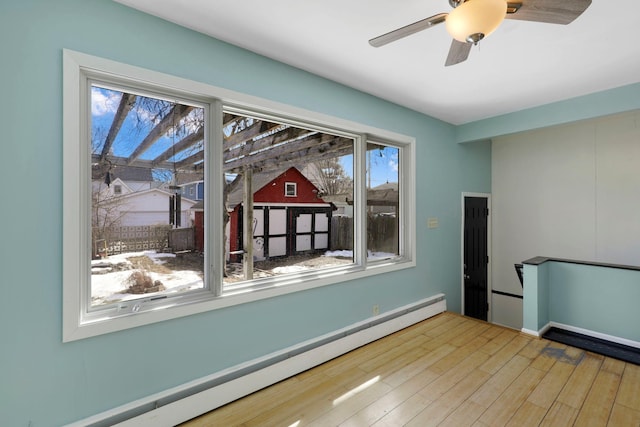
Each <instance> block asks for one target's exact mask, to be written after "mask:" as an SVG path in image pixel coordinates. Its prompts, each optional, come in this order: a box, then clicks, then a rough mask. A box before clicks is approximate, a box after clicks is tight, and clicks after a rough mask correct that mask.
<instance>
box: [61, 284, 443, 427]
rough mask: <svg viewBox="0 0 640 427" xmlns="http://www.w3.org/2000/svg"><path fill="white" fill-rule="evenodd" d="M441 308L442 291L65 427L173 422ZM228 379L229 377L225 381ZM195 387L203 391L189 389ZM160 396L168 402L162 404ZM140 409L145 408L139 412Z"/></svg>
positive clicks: (138, 426)
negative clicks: (208, 385)
mask: <svg viewBox="0 0 640 427" xmlns="http://www.w3.org/2000/svg"><path fill="white" fill-rule="evenodd" d="M446 309H447V305H446V299H445V296H444V294H438V295H434V296H433V297H431V298H426V299H424V300H421V301H417V302H415V303H413V304H409V305H407V306H404V307H400V308H398V309H395V310H392V311H389V312H385V313H382V314H381V315H379V316H375V317H372V318H369V319H367V320H365V321H362V322H358V323H355V324H353V325H350V326H348V327H345V328H342V329H339V330H337V331H333V332H331V333H329V334H326V335H323V336H320V337H317V338H314V339H311V340H308V341H305V342H303V343H300V344H298V345H295V346H292V347H289V348H287V349H284V350H281V351H278V352H276V353H272V354H270V355H267V356H265V357H262V358H259V359H255V360H252V361H250V362H247V363H243V364H241V365H237V366H234V367H232V368H229V369H226V370H224V371H221V372H218V373H215V374H213V375H209V376H207V377H203V378H200V379H198V380H195V381H191V382H189V383H186V384H183V385H181V386H178V387H174V388H172V389H169V390H165V391H164V392H161V393H157V394H154V395H151V396H148V397H146V398H143V399H139V400H137V401H134V402H131V403H128V404H126V405H122V406H120V407H117V408H114V409H112V410H109V411H105V412H103V413H100V414H97V415H95V416H92V417H89V418H86V419H84V420H80V421H78V422H75V423H72V424H69V427H80V426H105V425H116V426H120V427H132V426H136V427H147V426H148V427H152V426H153V427H158V426H174V425H176V424H179V423H182V422H185V421H187V420H190V419H191V418H194V417H197V416H198V415H201V414H204V413H206V412H209V411H212V410H213V409H216V408H218V407H220V406H222V405H225V404H227V403H229V402H232V401H234V400H236V399H239V398H241V397H243V396H246V395H249V394H251V393H253V392H255V391H258V390H260V389H262V388H264V387H267V386H269V385H272V384H275V383H277V382H279V381H282V380H284V379H286V378H289V377H291V376H293V375H296V374H298V373H300V372H303V371H305V370H307V369H310V368H312V367H314V366H317V365H320V364H322V363H324V362H326V361H329V360H331V359H333V358H335V357H337V356H340V355H342V354H345V353H347V352H349V351H351V350H354V349H356V348H358V347H361V346H363V345H365V344H368V343H370V342H373V341H375V340H377V339H380V338H382V337H384V336H386V335H389V334H392V333H394V332H397V331H399V330H401V329H404V328H406V327H408V326H411V325H413V324H415V323H418V322H420V321H422V320H425V319H428V318H429V317H432V316H435V315H437V314H440V313H442V312H444V311H446ZM290 355H291V356H290ZM274 361H275V362H274ZM244 372H247V373H246V374H244ZM227 377H232V378H233V379H230V380H228V381H225V380H224V379H225V378H227ZM218 381H221V382H220V383H219V384H216V385H214V386H212V387H209V388H206V386H207V384H210V383H216V382H218ZM202 388H204V389H202ZM194 389H202V390H201V391H197V392H194V393H189V391H190V390H194ZM181 395H185V397H182V398H179V399H177V400H176V398H175V396H181ZM163 400H164V401H168V402H169V403H166V404H161V403H162V401H163ZM141 408H149V409H148V410H145V411H144V412H142V413H141V410H142V409H141ZM127 414H131V415H130V416H128V415H127ZM116 420H117V422H115V423H114V421H116Z"/></svg>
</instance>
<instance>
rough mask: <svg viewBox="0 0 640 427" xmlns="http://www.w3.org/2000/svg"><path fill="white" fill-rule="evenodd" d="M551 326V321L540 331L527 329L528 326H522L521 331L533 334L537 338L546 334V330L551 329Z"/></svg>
mask: <svg viewBox="0 0 640 427" xmlns="http://www.w3.org/2000/svg"><path fill="white" fill-rule="evenodd" d="M549 328H551V322H549V323H547V324H546V325H544V326H543V327H542V328H540V330H539V331H534V330H531V329H527V328H522V329H521V330H520V331H521V332H522V333H523V334H527V335H533V336H534V337H536V338H540V337H542V336H543V335H544V334H545V332H547V331H548V330H549Z"/></svg>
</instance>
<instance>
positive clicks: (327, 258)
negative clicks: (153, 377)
mask: <svg viewBox="0 0 640 427" xmlns="http://www.w3.org/2000/svg"><path fill="white" fill-rule="evenodd" d="M393 256H395V255H393V254H389V253H383V252H378V253H369V254H368V259H369V260H373V259H385V258H391V257H393ZM352 260H353V252H352V251H327V252H325V253H324V254H323V255H311V256H299V257H288V258H284V259H279V260H278V259H276V260H266V261H256V262H255V265H254V278H261V277H270V276H276V275H283V274H289V273H299V272H302V271H309V270H313V269H317V268H330V267H335V266H340V265H347V264H350V263H352V262H353V261H352ZM202 266H203V258H202V256H201V255H200V254H197V253H188V254H179V255H176V254H172V253H161V252H155V251H142V252H128V253H123V254H119V255H111V256H109V257H108V258H105V259H99V260H93V261H91V304H92V305H93V306H96V305H103V304H108V303H113V302H117V301H126V300H131V299H136V298H141V297H143V296H144V297H145V298H147V297H153V296H154V295H158V294H162V295H166V294H171V293H176V292H185V291H189V290H194V289H201V288H202V287H203V286H204V282H203V268H202ZM136 272H143V273H144V274H145V275H146V276H148V277H149V278H150V279H151V281H152V282H153V283H154V284H161V285H162V289H160V290H156V291H152V292H145V293H144V295H141V292H138V293H133V292H131V289H130V287H131V286H132V285H133V284H134V279H133V277H134V276H133V275H134V274H136ZM227 274H228V275H227V277H225V283H233V282H239V281H242V280H244V276H243V273H242V264H237V263H233V264H227Z"/></svg>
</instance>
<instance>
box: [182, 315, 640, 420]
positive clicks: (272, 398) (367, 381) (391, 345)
mask: <svg viewBox="0 0 640 427" xmlns="http://www.w3.org/2000/svg"><path fill="white" fill-rule="evenodd" d="M405 425H406V426H420V427H425V426H436V425H438V426H455V427H460V426H477V427H480V426H503V425H505V426H554V427H555V426H561V427H563V426H579V427H582V426H622V427H629V426H632V427H637V426H640V366H637V365H634V364H629V363H624V362H621V361H618V360H615V359H610V358H606V357H602V356H600V355H597V354H592V353H588V352H584V351H582V350H578V349H575V348H572V347H567V346H564V345H561V344H557V343H553V342H550V341H547V340H542V339H540V340H539V339H535V338H531V337H528V336H525V335H522V334H520V333H519V332H517V331H513V330H510V329H505V328H501V327H499V326H495V325H490V324H488V323H485V322H480V321H477V320H474V319H470V318H466V317H462V316H459V315H456V314H452V313H443V314H441V315H438V316H436V317H433V318H431V319H428V320H426V321H424V322H421V323H419V324H416V325H414V326H411V327H409V328H407V329H405V330H402V331H400V332H397V333H395V334H393V335H390V336H388V337H385V338H382V339H380V340H378V341H376V342H373V343H371V344H369V345H366V346H364V347H361V348H359V349H356V350H354V351H352V352H350V353H348V354H346V355H344V356H341V357H338V358H336V359H334V360H331V361H329V362H327V363H325V364H323V365H321V366H318V367H316V368H313V369H311V370H309V371H306V372H303V373H301V374H299V375H296V376H294V377H292V378H289V379H287V380H284V381H282V382H280V383H278V384H275V385H273V386H271V387H268V388H266V389H263V390H261V391H258V392H256V393H254V394H252V395H250V396H247V397H245V398H243V399H240V400H238V401H235V402H232V403H230V404H228V405H226V406H224V407H222V408H219V409H217V410H215V411H213V412H210V413H208V414H205V415H203V416H201V417H199V418H196V419H194V420H191V421H190V422H188V423H186V424H185V426H187V427H202V426H260V427H263V426H283V427H302V426H322V427H327V426H357V427H361V426H376V427H382V426H385V427H388V426H405Z"/></svg>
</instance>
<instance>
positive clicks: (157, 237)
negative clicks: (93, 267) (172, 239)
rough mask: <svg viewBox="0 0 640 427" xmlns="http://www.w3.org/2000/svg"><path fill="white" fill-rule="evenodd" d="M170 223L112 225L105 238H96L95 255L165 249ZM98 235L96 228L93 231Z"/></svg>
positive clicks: (167, 245) (105, 233)
mask: <svg viewBox="0 0 640 427" xmlns="http://www.w3.org/2000/svg"><path fill="white" fill-rule="evenodd" d="M170 230H171V226H170V225H136V226H122V227H110V228H108V229H106V230H105V231H104V235H103V238H101V239H94V241H93V247H94V254H95V255H116V254H120V253H123V252H138V251H146V250H155V251H158V252H161V251H164V250H166V249H167V248H168V247H169V231H170ZM93 235H94V236H96V235H97V233H96V230H94V233H93Z"/></svg>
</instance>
